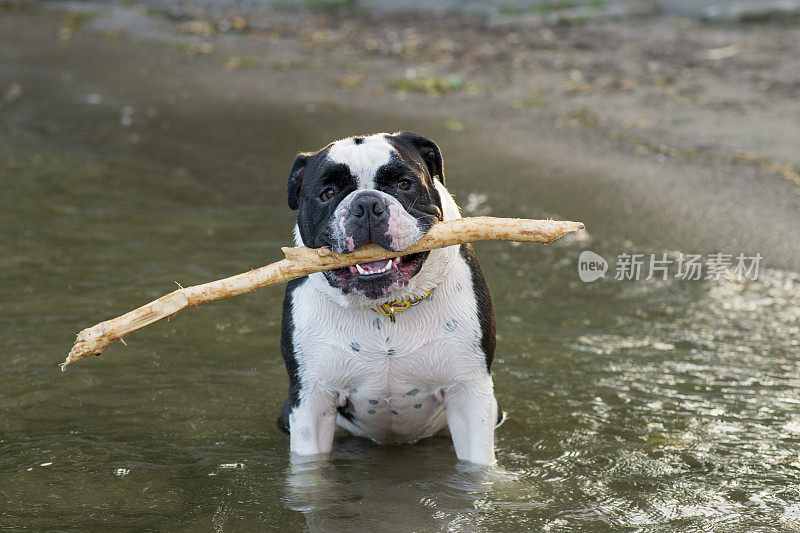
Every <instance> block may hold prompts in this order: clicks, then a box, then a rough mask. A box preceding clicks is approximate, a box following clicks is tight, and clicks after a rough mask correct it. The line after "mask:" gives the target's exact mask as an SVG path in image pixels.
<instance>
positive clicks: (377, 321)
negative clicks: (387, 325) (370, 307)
mask: <svg viewBox="0 0 800 533" xmlns="http://www.w3.org/2000/svg"><path fill="white" fill-rule="evenodd" d="M372 323H373V324H375V329H381V327H383V324H382V323H381V319H380V318H376V319H375V320H374V321H373V322H372Z"/></svg>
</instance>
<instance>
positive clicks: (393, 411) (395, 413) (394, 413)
mask: <svg viewBox="0 0 800 533" xmlns="http://www.w3.org/2000/svg"><path fill="white" fill-rule="evenodd" d="M392 414H393V415H399V414H400V413H398V412H397V411H395V410H394V409H392Z"/></svg>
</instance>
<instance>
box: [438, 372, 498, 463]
mask: <svg viewBox="0 0 800 533" xmlns="http://www.w3.org/2000/svg"><path fill="white" fill-rule="evenodd" d="M444 401H445V413H446V415H447V425H448V427H449V428H450V435H451V436H452V438H453V446H454V447H455V449H456V456H457V457H458V458H459V459H461V460H462V461H470V462H472V463H476V464H481V465H489V464H493V463H494V426H495V423H496V421H497V401H496V400H495V398H494V387H493V385H492V378H491V376H486V378H485V379H481V380H480V382H478V383H458V384H456V385H453V386H452V387H449V388H448V389H447V390H446V391H445V396H444Z"/></svg>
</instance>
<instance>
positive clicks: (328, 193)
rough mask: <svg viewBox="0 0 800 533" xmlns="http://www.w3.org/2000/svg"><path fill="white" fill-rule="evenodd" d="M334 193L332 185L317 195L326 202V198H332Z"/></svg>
mask: <svg viewBox="0 0 800 533" xmlns="http://www.w3.org/2000/svg"><path fill="white" fill-rule="evenodd" d="M334 194H336V190H335V189H334V188H333V187H328V188H327V189H325V190H324V191H322V194H320V195H319V199H320V200H322V201H323V202H327V201H328V200H330V199H331V198H333V195H334Z"/></svg>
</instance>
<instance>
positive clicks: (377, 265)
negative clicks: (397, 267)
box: [353, 259, 386, 270]
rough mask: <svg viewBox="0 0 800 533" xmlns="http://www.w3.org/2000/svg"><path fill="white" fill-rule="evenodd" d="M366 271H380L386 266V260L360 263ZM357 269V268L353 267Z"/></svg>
mask: <svg viewBox="0 0 800 533" xmlns="http://www.w3.org/2000/svg"><path fill="white" fill-rule="evenodd" d="M359 264H360V265H361V268H363V269H364V270H378V269H381V268H383V267H385V266H386V259H381V260H380V261H371V262H369V263H359ZM353 268H355V266H354V267H353Z"/></svg>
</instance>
